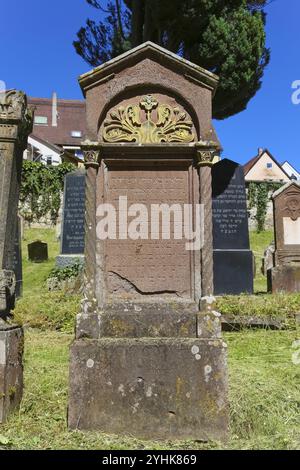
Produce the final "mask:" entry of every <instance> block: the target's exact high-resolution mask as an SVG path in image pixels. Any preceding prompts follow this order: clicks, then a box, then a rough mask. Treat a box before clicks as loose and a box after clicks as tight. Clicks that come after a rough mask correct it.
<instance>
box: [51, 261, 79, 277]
mask: <svg viewBox="0 0 300 470" xmlns="http://www.w3.org/2000/svg"><path fill="white" fill-rule="evenodd" d="M82 271H83V264H82V263H80V262H78V263H74V264H73V265H71V266H66V267H64V268H54V269H52V270H51V272H50V273H49V275H48V279H51V278H54V277H55V278H56V279H57V280H58V281H65V280H66V279H71V278H73V277H77V276H79V274H80V273H81V272H82Z"/></svg>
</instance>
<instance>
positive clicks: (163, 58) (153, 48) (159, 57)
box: [79, 41, 219, 94]
mask: <svg viewBox="0 0 300 470" xmlns="http://www.w3.org/2000/svg"><path fill="white" fill-rule="evenodd" d="M144 58H151V59H153V60H154V61H155V60H156V61H157V62H160V63H162V64H163V65H164V66H166V67H167V66H168V65H169V66H172V65H173V66H176V67H177V68H178V69H179V71H180V73H183V74H185V75H186V76H188V77H189V78H190V79H195V80H197V81H198V82H200V83H201V84H203V85H204V86H206V87H208V88H209V89H211V90H212V91H213V92H214V91H215V90H216V88H217V85H218V82H219V78H218V76H217V75H215V74H213V73H212V72H209V71H208V70H206V69H204V68H202V67H200V66H199V65H196V64H194V63H193V62H190V61H189V60H186V59H184V58H182V57H180V56H179V55H177V54H174V53H173V52H170V51H168V50H167V49H165V48H163V47H161V46H158V45H157V44H154V43H153V42H151V41H147V42H145V43H143V44H141V45H139V46H137V47H135V48H134V49H131V50H130V51H128V52H125V53H124V54H121V55H119V56H118V57H115V58H114V59H111V60H109V61H108V62H105V63H104V64H102V65H100V66H99V67H96V68H94V69H93V70H91V71H90V72H87V73H85V74H83V75H81V76H80V77H79V84H80V86H81V88H82V91H83V93H84V94H85V91H86V90H87V89H88V88H90V87H92V86H95V85H97V84H98V83H99V82H100V83H101V82H102V81H103V80H105V79H108V78H109V77H110V75H112V74H113V73H115V72H117V71H119V70H123V69H124V68H126V67H128V64H131V63H138V62H140V61H141V60H143V59H144Z"/></svg>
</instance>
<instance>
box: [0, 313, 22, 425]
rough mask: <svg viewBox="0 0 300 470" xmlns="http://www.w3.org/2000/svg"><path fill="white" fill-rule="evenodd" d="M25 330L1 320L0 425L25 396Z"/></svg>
mask: <svg viewBox="0 0 300 470" xmlns="http://www.w3.org/2000/svg"><path fill="white" fill-rule="evenodd" d="M23 345H24V333H23V329H22V328H21V327H19V326H16V325H9V324H7V323H5V322H4V321H2V320H0V424H1V423H4V422H5V421H6V419H7V417H8V414H9V413H11V412H12V411H13V410H14V409H16V408H17V407H18V406H19V405H20V403H21V400H22V395H23V362H22V357H23Z"/></svg>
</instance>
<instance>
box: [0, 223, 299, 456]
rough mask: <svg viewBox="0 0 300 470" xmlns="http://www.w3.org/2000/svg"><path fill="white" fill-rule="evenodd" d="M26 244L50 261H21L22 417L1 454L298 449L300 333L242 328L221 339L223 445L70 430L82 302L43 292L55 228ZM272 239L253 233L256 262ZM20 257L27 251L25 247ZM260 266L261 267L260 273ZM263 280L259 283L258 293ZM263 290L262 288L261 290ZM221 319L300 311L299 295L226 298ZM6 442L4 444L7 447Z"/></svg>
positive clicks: (35, 233)
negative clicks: (73, 356) (297, 355)
mask: <svg viewBox="0 0 300 470" xmlns="http://www.w3.org/2000/svg"><path fill="white" fill-rule="evenodd" d="M25 237H26V240H24V246H25V247H26V245H27V243H29V242H30V241H33V240H35V239H37V238H40V239H42V240H43V241H46V242H48V244H49V256H50V259H49V261H48V262H46V263H43V264H35V263H31V262H29V261H27V260H24V298H23V299H21V300H20V301H19V302H18V304H17V308H16V318H17V319H18V320H19V321H22V322H23V323H25V324H26V325H28V326H31V327H32V326H34V327H35V329H32V328H28V327H27V328H26V341H25V394H24V399H23V402H22V405H21V409H20V411H19V412H17V413H15V414H14V415H12V416H11V417H10V419H9V422H8V423H7V424H5V425H4V426H2V427H1V428H0V448H1V442H2V443H3V444H2V447H4V448H11V449H105V450H110V449H121V450H125V449H204V448H208V449H215V448H227V449H299V448H300V421H299V416H300V385H299V384H300V366H299V365H294V364H293V362H292V360H291V355H292V343H293V341H294V340H295V339H299V331H298V332H297V330H296V329H295V328H294V329H293V330H292V329H290V330H286V331H270V330H258V331H253V330H244V331H242V332H239V333H225V334H224V338H225V340H226V341H227V343H228V346H229V348H228V351H229V383H230V391H229V399H230V439H229V441H228V443H227V444H226V445H222V444H219V443H210V444H200V443H195V442H192V441H185V442H145V441H139V440H136V439H134V438H132V437H130V436H128V437H120V436H114V435H107V434H103V433H96V432H86V433H82V432H71V431H68V429H67V426H66V413H67V390H68V347H69V344H70V343H71V341H72V340H73V334H72V329H73V325H74V317H75V315H76V313H77V312H78V310H79V301H80V297H79V296H66V295H65V294H64V293H61V292H56V293H49V292H46V287H45V279H46V277H47V275H48V274H49V272H50V271H51V269H52V268H53V267H54V260H55V257H56V256H57V254H58V251H59V244H58V242H57V241H56V239H55V232H54V230H34V229H32V230H28V231H26V232H25ZM270 241H272V233H271V232H267V233H262V234H256V233H252V234H251V245H252V249H253V251H254V252H255V254H256V256H257V257H258V258H261V256H262V253H263V250H264V249H265V248H266V246H267V245H268V244H269V242H270ZM23 254H24V257H26V254H27V252H26V251H25V249H23ZM259 266H260V263H258V268H259ZM263 282H264V283H265V280H264V278H262V279H260V280H259V278H258V279H257V280H256V289H257V290H259V291H262V290H264V289H265V288H264V289H263ZM264 285H265V284H264ZM218 302H219V307H220V308H221V307H222V308H221V310H222V311H224V312H225V313H226V312H228V313H234V314H244V315H251V314H252V315H253V314H255V315H270V316H277V315H280V316H282V315H285V316H286V317H287V318H289V317H290V314H291V312H292V311H300V294H295V295H293V296H289V295H285V296H283V295H278V296H272V295H254V296H238V297H231V296H228V297H224V298H222V299H219V301H218ZM4 443H6V444H5V445H4Z"/></svg>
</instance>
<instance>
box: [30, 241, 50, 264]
mask: <svg viewBox="0 0 300 470" xmlns="http://www.w3.org/2000/svg"><path fill="white" fill-rule="evenodd" d="M28 259H29V261H33V262H34V263H43V261H48V245H47V243H43V242H41V241H40V240H37V241H35V242H33V243H30V244H29V245H28Z"/></svg>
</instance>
